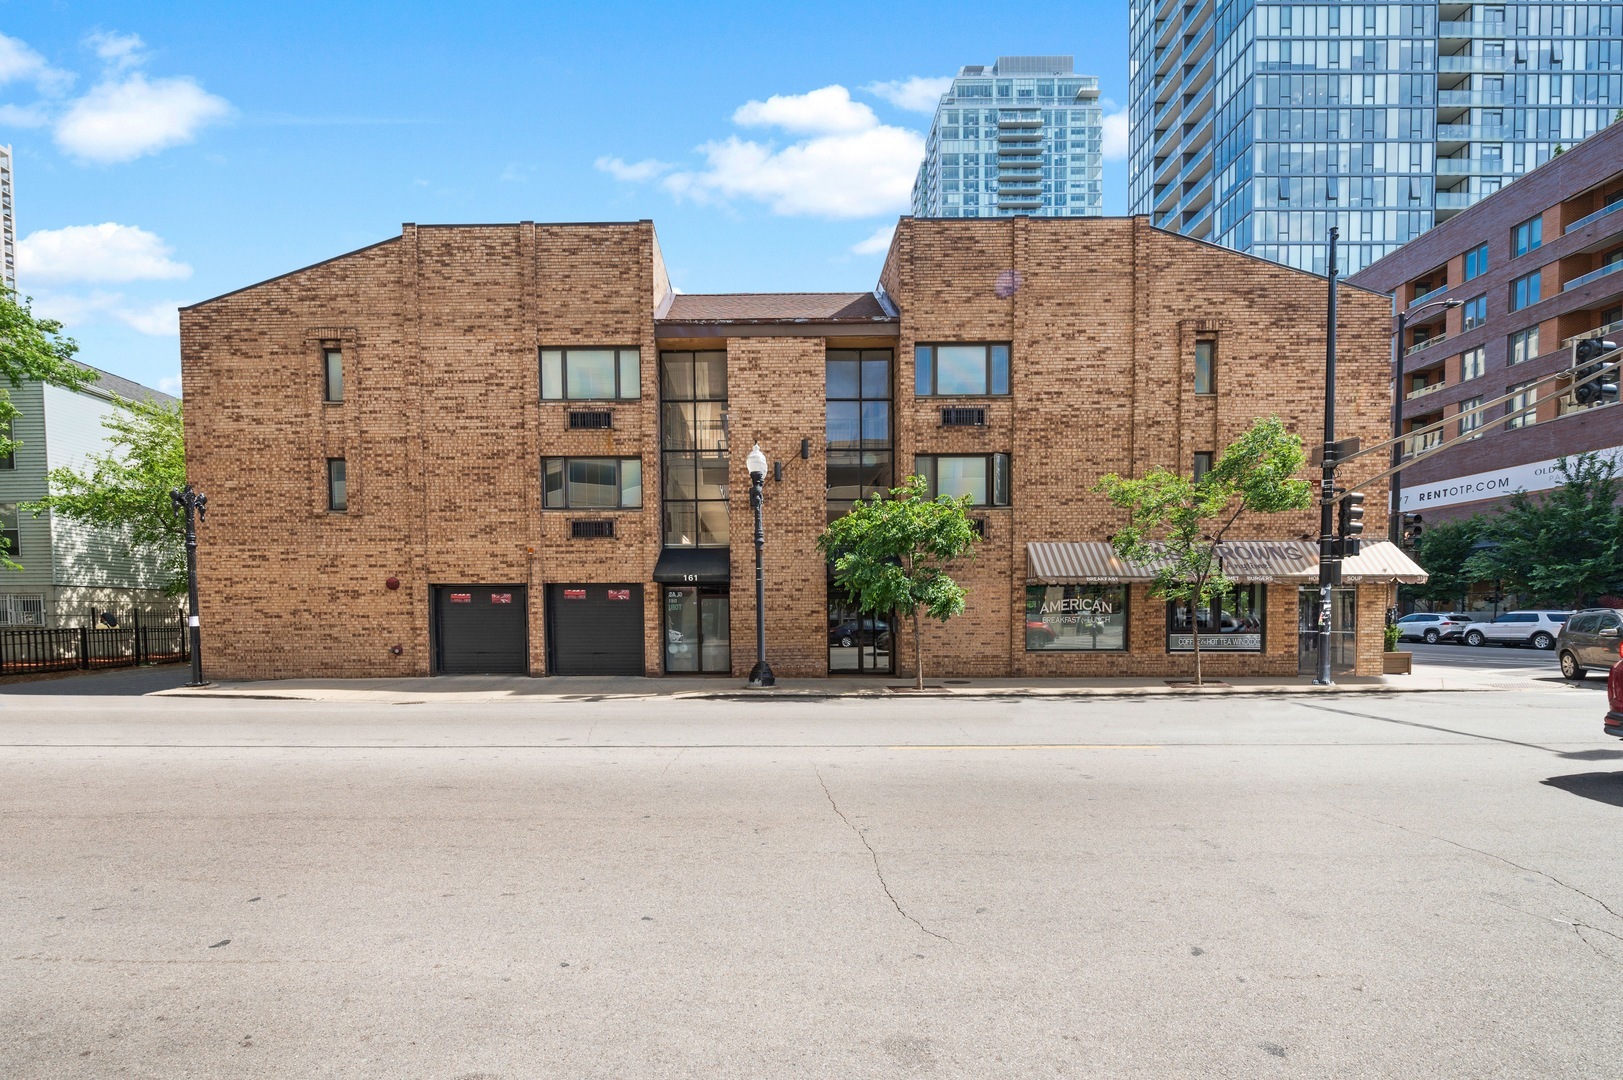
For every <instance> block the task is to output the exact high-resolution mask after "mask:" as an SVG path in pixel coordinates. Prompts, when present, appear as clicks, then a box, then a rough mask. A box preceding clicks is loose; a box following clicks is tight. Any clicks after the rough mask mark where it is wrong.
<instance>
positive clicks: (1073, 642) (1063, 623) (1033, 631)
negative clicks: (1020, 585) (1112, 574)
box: [1026, 585, 1127, 652]
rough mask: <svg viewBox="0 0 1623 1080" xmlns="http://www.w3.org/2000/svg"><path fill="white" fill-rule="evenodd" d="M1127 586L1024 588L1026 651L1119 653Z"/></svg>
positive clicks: (1122, 643)
mask: <svg viewBox="0 0 1623 1080" xmlns="http://www.w3.org/2000/svg"><path fill="white" fill-rule="evenodd" d="M1126 648H1127V586H1125V585H1027V586H1026V650H1027V651H1028V652H1121V651H1123V650H1125V649H1126Z"/></svg>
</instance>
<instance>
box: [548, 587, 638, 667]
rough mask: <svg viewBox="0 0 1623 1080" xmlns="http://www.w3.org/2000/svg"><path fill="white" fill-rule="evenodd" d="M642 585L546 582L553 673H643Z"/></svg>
mask: <svg viewBox="0 0 1623 1080" xmlns="http://www.w3.org/2000/svg"><path fill="white" fill-rule="evenodd" d="M642 625H643V624H642V586H641V585H548V586H547V641H548V643H549V645H548V651H549V652H550V653H551V657H550V659H551V662H550V663H549V664H548V665H547V670H548V672H550V673H551V674H553V675H642V674H644V668H643V648H642Z"/></svg>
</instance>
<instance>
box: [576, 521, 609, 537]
mask: <svg viewBox="0 0 1623 1080" xmlns="http://www.w3.org/2000/svg"><path fill="white" fill-rule="evenodd" d="M569 535H570V537H571V538H572V539H575V540H613V539H614V519H613V518H578V519H576V520H574V521H571V522H570V523H569Z"/></svg>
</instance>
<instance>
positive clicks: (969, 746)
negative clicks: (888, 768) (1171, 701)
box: [885, 743, 1162, 750]
mask: <svg viewBox="0 0 1623 1080" xmlns="http://www.w3.org/2000/svg"><path fill="white" fill-rule="evenodd" d="M885 749H887V750H1160V749H1162V747H1161V746H1159V745H1155V744H1149V743H1145V744H1142V745H1137V744H1130V743H1008V744H989V743H958V744H950V745H945V746H918V745H907V746H887V747H885Z"/></svg>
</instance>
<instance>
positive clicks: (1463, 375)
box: [1460, 345, 1488, 382]
mask: <svg viewBox="0 0 1623 1080" xmlns="http://www.w3.org/2000/svg"><path fill="white" fill-rule="evenodd" d="M1485 355H1486V354H1485V353H1484V352H1483V349H1482V346H1480V345H1478V346H1477V347H1476V348H1474V349H1466V350H1465V352H1463V353H1462V354H1460V381H1461V382H1465V381H1467V380H1469V379H1476V378H1480V377H1481V376H1482V373H1483V372H1484V371H1486V370H1487V369H1488V364H1487V360H1486V359H1484V357H1485Z"/></svg>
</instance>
